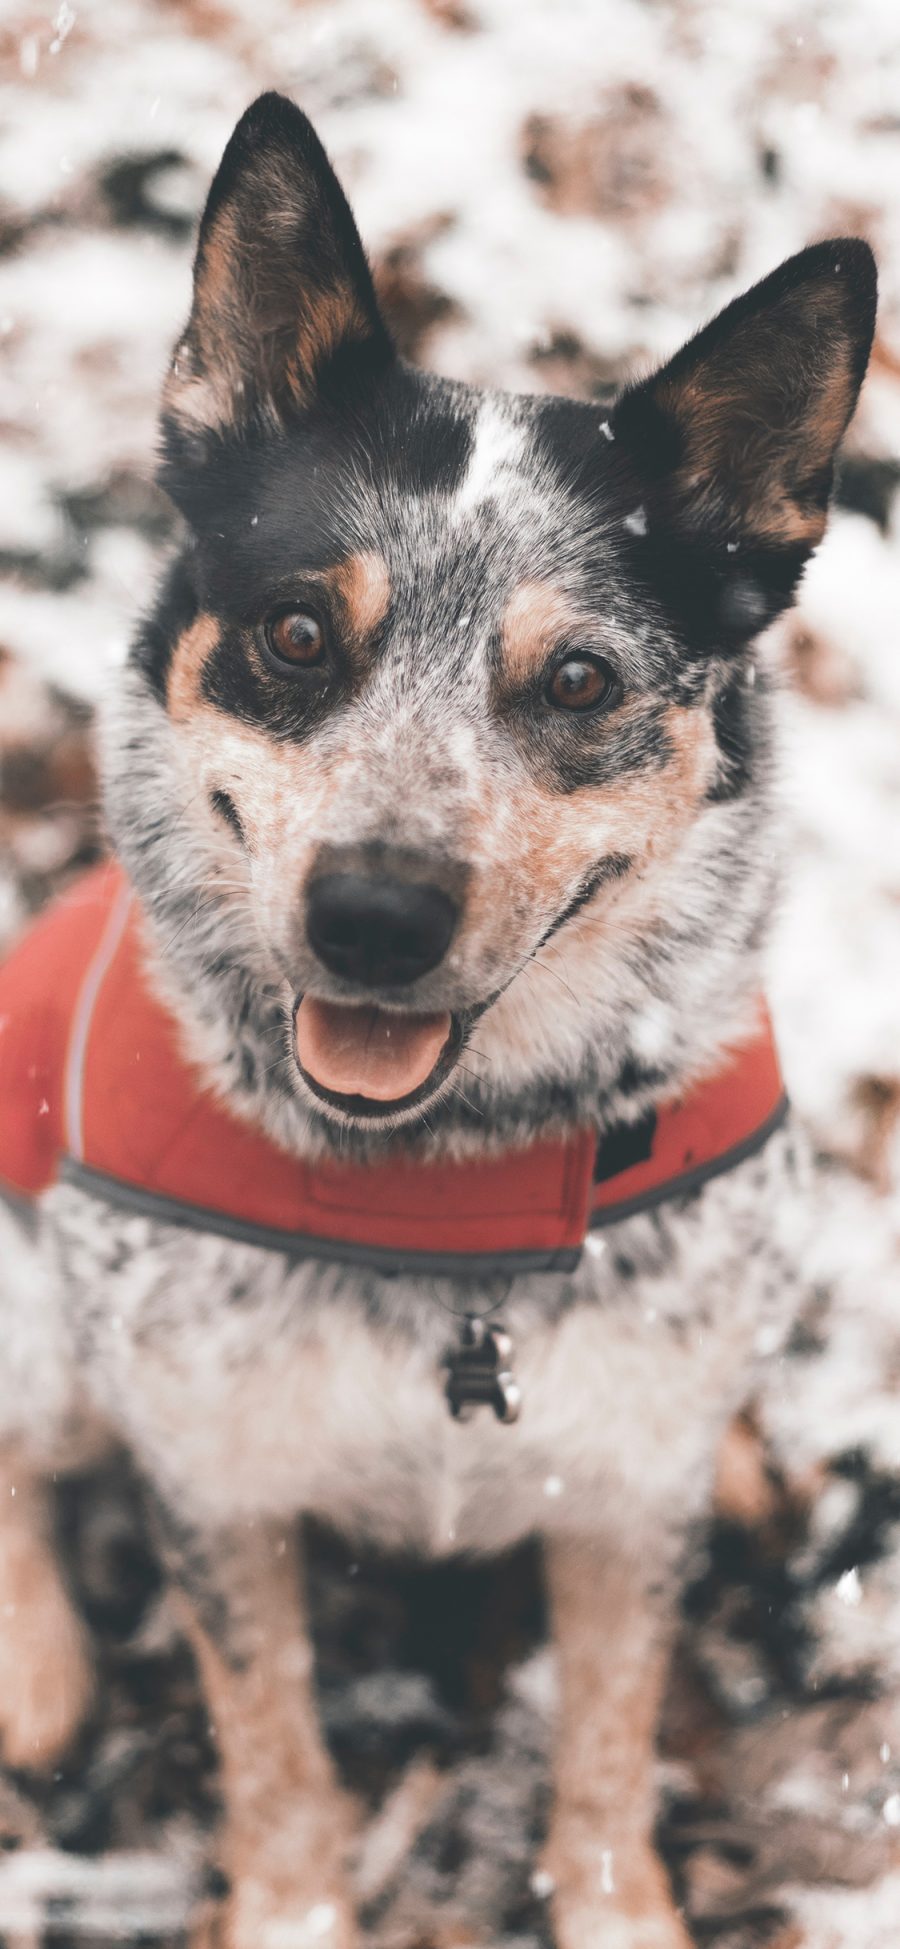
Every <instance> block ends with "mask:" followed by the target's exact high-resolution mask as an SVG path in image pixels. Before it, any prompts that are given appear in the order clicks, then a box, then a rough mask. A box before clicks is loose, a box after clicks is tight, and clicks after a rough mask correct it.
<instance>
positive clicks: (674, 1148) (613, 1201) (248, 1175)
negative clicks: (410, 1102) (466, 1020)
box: [0, 867, 787, 1278]
mask: <svg viewBox="0 0 900 1949" xmlns="http://www.w3.org/2000/svg"><path fill="white" fill-rule="evenodd" d="M73 974H74V976H75V980H74V982H73ZM4 979H5V988H4ZM39 987H40V989H41V991H42V992H41V993H40V994H39V993H38V992H37V989H38V988H39ZM62 994H68V996H69V997H70V1000H69V1003H68V1006H67V1009H66V1015H65V1020H64V1021H62V1020H61V1019H58V1018H59V1011H60V1004H59V996H60V995H62ZM48 995H49V996H50V1000H49V1001H48ZM17 997H18V1003H17ZM54 997H55V998H56V999H55V1002H54V1000H53V998H54ZM26 1004H27V1007H28V1009H29V1010H30V1016H29V1019H32V1018H33V1017H34V1015H35V1009H37V1013H38V1015H39V1016H40V1019H41V1021H42V1022H44V1023H45V1029H46V1022H47V1020H48V1019H50V1020H51V1022H52V1025H53V1034H52V1035H51V1034H50V1032H49V1030H46V1032H45V1036H44V1042H43V1044H42V1051H41V1055H40V1059H39V1060H38V1061H37V1063H35V1061H33V1060H26V1058H27V1057H28V1056H29V1047H28V1046H27V1038H26V1044H20V1045H18V1060H16V1059H15V1051H14V1060H13V1071H14V1072H15V1075H16V1076H18V1077H19V1078H20V1081H19V1083H18V1085H17V1089H18V1094H16V1091H15V1090H13V1091H12V1092H10V1089H9V1074H10V1073H12V1072H9V1071H7V1075H6V1077H5V1078H4V1084H5V1094H6V1097H7V1099H8V1101H9V1103H10V1104H11V1116H12V1122H13V1126H14V1127H16V1128H18V1130H19V1133H20V1140H21V1141H20V1144H19V1148H18V1150H17V1149H16V1146H15V1144H8V1145H7V1150H8V1151H9V1154H10V1156H11V1157H12V1163H11V1164H10V1165H9V1167H8V1168H5V1169H3V1171H2V1175H4V1176H6V1177H7V1178H8V1180H9V1181H10V1182H11V1184H12V1186H13V1188H14V1189H16V1188H18V1189H24V1190H26V1191H35V1190H40V1189H42V1188H43V1185H44V1184H45V1183H47V1182H49V1181H51V1180H52V1177H53V1176H54V1175H56V1174H57V1173H59V1174H60V1175H62V1176H63V1177H65V1178H66V1179H68V1180H69V1181H71V1182H76V1183H78V1184H81V1185H82V1186H84V1187H85V1188H88V1189H91V1190H94V1191H96V1192H97V1193H99V1194H100V1195H102V1196H103V1197H104V1198H106V1199H107V1200H108V1201H109V1202H111V1203H114V1204H118V1205H123V1206H125V1207H126V1208H127V1209H129V1210H132V1211H141V1212H145V1213H147V1214H149V1215H152V1216H156V1217H159V1218H163V1219H167V1220H169V1221H171V1222H174V1223H176V1224H180V1225H185V1226H189V1227H192V1228H194V1229H199V1230H202V1231H207V1232H213V1233H218V1234H220V1235H222V1236H224V1237H227V1238H233V1239H237V1240H241V1241H246V1242H249V1243H252V1244H257V1245H266V1246H271V1247H274V1248H275V1249H277V1250H279V1251H286V1252H289V1253H291V1254H292V1255H294V1256H297V1257H313V1258H319V1259H325V1260H336V1261H339V1262H341V1263H344V1264H354V1265H365V1266H368V1267H372V1268H375V1269H376V1270H379V1271H381V1272H399V1271H408V1272H420V1273H421V1272H426V1273H432V1274H449V1275H452V1276H454V1277H460V1276H463V1277H469V1276H471V1277H477V1278H483V1277H485V1276H489V1275H491V1274H494V1273H497V1272H501V1273H507V1274H514V1273H518V1272H539V1271H542V1272H551V1271H553V1272H556V1271H565V1270H568V1269H571V1268H572V1267H573V1266H575V1265H576V1263H577V1261H578V1259H579V1257H580V1255H581V1251H582V1249H583V1246H584V1243H585V1240H586V1238H587V1237H588V1235H589V1234H590V1233H591V1232H593V1231H595V1230H596V1229H598V1228H601V1227H603V1226H606V1225H611V1224H614V1223H616V1222H618V1221H619V1220H620V1219H623V1218H628V1217H630V1216H632V1215H633V1214H634V1213H636V1212H640V1211H647V1210H650V1209H652V1208H654V1207H655V1206H657V1205H659V1204H661V1203H662V1202H663V1201H664V1200H668V1199H672V1198H677V1197H682V1196H685V1195H686V1194H688V1193H691V1192H693V1191H695V1190H697V1189H698V1188H699V1187H700V1186H701V1185H703V1184H704V1183H705V1182H706V1181H707V1180H708V1179H710V1178H713V1177H716V1176H718V1175H719V1174H720V1173H722V1172H724V1171H728V1170H731V1169H733V1168H734V1166H735V1165H737V1164H739V1163H741V1162H742V1161H743V1159H745V1158H747V1157H749V1156H751V1155H752V1154H753V1153H754V1152H755V1151H758V1150H760V1149H761V1148H762V1146H763V1145H764V1144H765V1143H766V1141H767V1139H768V1138H769V1137H770V1136H771V1135H772V1133H773V1131H774V1130H775V1129H776V1128H777V1127H778V1125H779V1124H780V1123H781V1121H782V1120H783V1118H784V1115H785V1112H786V1107H787V1105H786V1099H785V1095H784V1089H783V1085H782V1080H781V1074H780V1070H779V1066H778V1058H777V1053H776V1049H775V1043H774V1038H773V1034H772V1028H771V1024H770V1021H769V1018H768V1014H767V1013H766V1011H765V1009H764V1008H761V1009H760V1013H759V1018H758V1022H757V1025H756V1027H755V1029H754V1031H753V1033H752V1034H751V1036H750V1037H749V1039H748V1040H747V1041H745V1042H744V1043H742V1044H741V1046H740V1047H738V1048H735V1049H733V1050H731V1051H730V1052H729V1053H728V1054H727V1055H726V1057H725V1058H724V1059H723V1060H722V1061H721V1062H720V1064H719V1066H718V1068H717V1069H716V1071H715V1073H713V1074H711V1075H707V1076H706V1077H702V1078H700V1079H698V1080H697V1081H696V1082H695V1083H693V1084H692V1086H691V1087H690V1088H689V1089H687V1090H686V1091H684V1092H683V1093H682V1094H681V1095H679V1096H675V1097H673V1098H672V1099H671V1100H669V1101H668V1102H665V1103H663V1104H662V1105H661V1106H660V1107H659V1108H658V1109H657V1110H656V1111H655V1112H653V1113H652V1114H651V1115H648V1116H646V1117H644V1118H643V1119H642V1120H641V1121H640V1122H639V1123H622V1124H619V1125H617V1126H616V1127H615V1128H614V1129H612V1130H609V1131H607V1132H605V1133H604V1134H603V1135H602V1136H601V1137H600V1139H599V1141H598V1137H597V1133H596V1132H595V1131H594V1130H591V1129H581V1130H576V1131H574V1132H573V1133H572V1134H570V1135H568V1136H565V1137H560V1138H558V1139H557V1138H549V1137H541V1138H539V1139H537V1140H536V1141H535V1142H534V1143H533V1144H530V1145H528V1146H527V1147H526V1148H523V1149H520V1150H516V1151H508V1152H505V1153H503V1154H502V1155H500V1156H497V1157H488V1158H479V1159H477V1160H474V1161H471V1162H461V1163H460V1162H443V1161H438V1162H419V1161H415V1160H412V1159H409V1158H404V1157H402V1156H398V1157H394V1158H391V1159H389V1160H386V1161H380V1162H377V1163H373V1164H362V1165H361V1164H355V1163H346V1162H339V1161H337V1160H330V1159H329V1160H324V1161H319V1162H316V1163H306V1162H303V1161H298V1160H297V1159H296V1158H293V1157H291V1156H290V1155H289V1154H288V1153H287V1152H285V1151H283V1150H281V1149H280V1148H279V1147H278V1145H276V1144H275V1143H273V1142H272V1141H271V1140H270V1139H269V1138H267V1137H266V1136H264V1135H263V1134H262V1133H261V1132H260V1131H258V1130H257V1129H255V1128H253V1127H251V1126H250V1125H249V1124H245V1123H244V1122H242V1121H241V1120H239V1119H238V1118H237V1117H235V1116H234V1115H233V1114H232V1112H231V1111H230V1109H228V1108H227V1106H226V1105H225V1104H224V1103H222V1102H220V1101H219V1100H218V1099H217V1098H216V1097H215V1096H214V1095H213V1094H212V1093H211V1092H210V1091H209V1090H208V1089H207V1088H205V1087H204V1086H203V1084H202V1082H201V1080H200V1078H199V1077H198V1075H197V1072H196V1071H195V1069H194V1068H193V1067H192V1065H191V1064H190V1063H189V1062H188V1061H187V1060H186V1059H185V1057H184V1055H183V1054H182V1052H181V1048H180V1046H179V1037H178V1031H177V1027H176V1024H175V1022H174V1021H173V1019H172V1017H171V1016H170V1015H169V1014H168V1012H167V1011H166V1010H165V1008H164V1007H163V1006H162V1004H161V1003H160V1002H159V1001H158V1000H157V998H156V997H155V996H154V994H153V993H152V992H151V990H150V988H149V986H148V984H147V981H146V978H145V976H144V972H143V966H142V959H141V953H140V943H139V935H138V910H137V907H136V902H135V899H134V896H133V894H132V893H131V891H130V888H129V886H128V883H127V881H126V880H125V877H124V874H123V873H122V872H121V869H119V868H118V867H105V868H101V869H99V870H98V871H97V872H95V873H94V874H92V875H91V876H89V878H88V880H86V881H85V882H84V883H83V884H82V886H81V888H80V889H78V890H77V891H76V894H75V895H72V896H70V898H69V900H68V901H67V902H64V903H62V904H61V905H60V906H58V907H57V908H55V909H53V910H51V912H50V914H49V915H47V916H45V917H44V918H43V919H42V920H41V921H40V922H39V923H38V926H37V928H36V929H34V930H33V931H32V935H31V936H29V937H26V942H25V943H24V945H23V947H22V948H20V949H19V951H18V954H17V955H15V956H13V960H12V962H11V963H10V964H9V966H8V969H7V970H4V971H3V978H0V1014H3V1012H4V1008H5V1010H6V1013H7V1019H9V1009H10V1007H11V1006H12V1007H13V1008H14V1009H15V1008H16V1007H17V1006H18V1007H19V1009H20V1010H21V1009H25V1008H26ZM48 1008H49V1011H50V1014H49V1017H48V1013H47V1011H48ZM54 1011H55V1012H54ZM48 1037H49V1040H48ZM54 1049H55V1050H56V1052H57V1053H56V1055H55V1056H54V1055H53V1050H54ZM48 1050H49V1051H50V1053H49V1054H48V1053H47V1052H48ZM31 1054H32V1055H33V1050H32V1051H31ZM2 1066H3V1065H2V1062H0V1068H2ZM26 1074H27V1077H28V1078H29V1079H30V1080H29V1081H28V1082H27V1084H26V1082H25V1080H24V1079H25V1077H26ZM35 1078H36V1079H37V1080H36V1081H35ZM38 1091H39V1092H40V1103H37V1102H36V1100H35V1099H36V1095H37V1092H38ZM29 1092H30V1094H29ZM25 1097H27V1101H26V1100H24V1098H25ZM17 1116H18V1125H16V1117H17ZM41 1119H43V1123H41ZM4 1122H6V1123H7V1124H8V1123H9V1115H8V1114H7V1113H6V1111H5V1112H4ZM35 1131H37V1133H38V1135H37V1137H36V1136H35V1134H34V1132H35ZM38 1141H39V1143H40V1147H41V1148H40V1161H39V1163H37V1164H35V1163H33V1162H31V1163H29V1161H28V1160H29V1159H30V1158H31V1157H32V1152H31V1151H29V1150H28V1146H29V1145H31V1146H32V1149H33V1147H34V1144H35V1143H36V1142H38ZM2 1150H3V1146H2V1143H0V1165H2V1164H3V1156H2ZM54 1152H55V1155H53V1154H52V1153H54ZM35 1155H36V1153H35ZM23 1160H24V1161H23ZM26 1166H27V1168H26ZM29 1173H30V1177H29Z"/></svg>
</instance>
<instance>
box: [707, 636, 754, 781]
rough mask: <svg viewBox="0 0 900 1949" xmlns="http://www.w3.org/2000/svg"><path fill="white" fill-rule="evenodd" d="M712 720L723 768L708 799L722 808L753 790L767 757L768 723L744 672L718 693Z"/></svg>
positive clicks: (720, 768)
mask: <svg viewBox="0 0 900 1949" xmlns="http://www.w3.org/2000/svg"><path fill="white" fill-rule="evenodd" d="M712 719H713V730H714V731H715V736H716V744H717V745H718V748H719V754H720V764H719V770H718V776H717V778H716V780H715V783H714V784H713V785H711V786H710V788H709V791H708V792H707V795H706V797H707V802H708V803H709V804H710V805H722V804H726V803H728V801H729V800H732V799H738V798H742V797H743V795H744V793H745V792H747V791H749V790H750V789H751V788H752V786H753V783H754V779H755V778H756V777H757V776H758V772H759V760H760V757H761V756H762V755H763V753H765V755H768V748H769V731H768V723H767V720H766V717H765V713H764V712H763V711H762V710H761V709H760V704H759V699H758V696H757V692H756V690H755V689H750V688H748V685H747V674H746V671H744V670H743V669H741V670H739V671H737V672H735V674H734V676H733V677H731V678H730V679H729V680H728V682H727V683H725V684H724V685H723V687H722V689H721V690H720V691H719V692H718V694H717V696H716V698H715V701H714V703H713V709H712Z"/></svg>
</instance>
